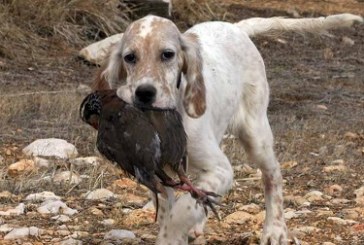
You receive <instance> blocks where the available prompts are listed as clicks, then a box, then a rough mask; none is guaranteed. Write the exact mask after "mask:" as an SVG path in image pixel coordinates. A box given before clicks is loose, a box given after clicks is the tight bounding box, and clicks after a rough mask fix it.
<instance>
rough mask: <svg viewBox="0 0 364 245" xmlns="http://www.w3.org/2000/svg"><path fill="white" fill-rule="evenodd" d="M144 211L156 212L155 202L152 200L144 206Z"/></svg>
mask: <svg viewBox="0 0 364 245" xmlns="http://www.w3.org/2000/svg"><path fill="white" fill-rule="evenodd" d="M143 210H151V211H154V210H155V207H154V203H153V201H152V200H150V201H149V202H147V204H145V205H144V206H143Z"/></svg>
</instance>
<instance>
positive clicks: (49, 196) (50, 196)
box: [25, 191, 61, 202]
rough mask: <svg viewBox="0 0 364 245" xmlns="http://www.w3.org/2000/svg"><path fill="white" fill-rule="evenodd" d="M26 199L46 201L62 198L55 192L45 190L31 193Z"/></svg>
mask: <svg viewBox="0 0 364 245" xmlns="http://www.w3.org/2000/svg"><path fill="white" fill-rule="evenodd" d="M25 200H26V201H33V202H34V201H41V202H44V201H46V200H61V198H60V197H59V196H57V195H56V194H54V193H53V192H51V191H43V192H38V193H33V194H29V195H28V196H27V197H26V198H25Z"/></svg>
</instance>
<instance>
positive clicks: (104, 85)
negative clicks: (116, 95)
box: [91, 66, 111, 91]
mask: <svg viewBox="0 0 364 245" xmlns="http://www.w3.org/2000/svg"><path fill="white" fill-rule="evenodd" d="M105 69H106V66H102V67H100V68H99V70H98V72H97V74H96V77H95V80H94V82H93V83H92V85H91V89H92V91H96V90H107V89H111V87H110V84H109V83H108V82H107V81H106V78H105V76H104V75H103V72H104V70H105Z"/></svg>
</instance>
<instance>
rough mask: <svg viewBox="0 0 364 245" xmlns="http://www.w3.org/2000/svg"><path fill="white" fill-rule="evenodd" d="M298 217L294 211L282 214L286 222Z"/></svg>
mask: <svg viewBox="0 0 364 245" xmlns="http://www.w3.org/2000/svg"><path fill="white" fill-rule="evenodd" d="M299 216H300V215H299V214H297V213H296V212H295V211H294V210H288V211H286V212H285V213H284V219H286V220H290V219H293V218H297V217H299Z"/></svg>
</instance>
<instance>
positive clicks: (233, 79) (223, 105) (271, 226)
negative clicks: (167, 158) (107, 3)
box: [105, 16, 325, 245]
mask: <svg viewBox="0 0 364 245" xmlns="http://www.w3.org/2000/svg"><path fill="white" fill-rule="evenodd" d="M158 19H161V18H158V17H153V16H147V17H145V18H143V19H142V21H143V22H145V23H143V24H142V26H143V25H144V30H142V31H141V32H139V33H140V35H147V34H146V33H147V32H148V33H149V34H150V33H151V30H150V28H149V27H150V26H151V22H152V20H153V21H156V20H158ZM282 22H284V20H282ZM165 23H166V22H165V21H164V24H165ZM249 23H250V22H249ZM249 23H248V24H249ZM302 23H304V21H300V22H297V27H296V29H299V27H300V25H301V24H302ZM168 25H170V26H171V28H168V30H169V31H171V30H172V31H171V33H174V30H175V29H176V28H175V26H174V24H173V23H172V22H169V24H168ZM172 25H173V26H172ZM172 27H173V28H172ZM248 27H249V28H254V26H251V25H248ZM163 28H166V26H164V27H163ZM249 28H248V29H249ZM272 28H273V27H272ZM274 28H275V30H277V29H279V27H277V26H274ZM315 28H316V29H314V30H312V31H313V32H320V31H322V30H324V29H325V27H324V26H323V27H322V28H321V29H320V28H319V27H317V26H315ZM246 29H247V25H246V24H245V23H244V22H240V23H239V24H230V23H226V22H206V23H202V24H198V25H195V26H194V27H192V28H191V29H189V30H188V31H187V32H186V33H185V34H179V33H177V34H176V35H177V36H180V37H181V38H180V39H183V37H184V36H185V35H190V34H191V33H193V34H194V35H195V36H197V39H198V41H199V45H200V46H199V52H200V58H201V59H202V67H203V69H202V68H201V69H202V71H200V72H202V75H203V78H204V79H203V80H204V82H205V87H206V101H205V102H206V111H205V112H204V114H203V115H202V116H200V117H199V118H197V119H196V118H191V117H190V116H188V114H187V113H186V110H190V112H192V113H190V115H191V114H194V113H195V114H197V112H195V109H196V107H193V106H192V107H191V108H190V107H184V106H183V101H184V100H185V99H186V97H188V96H189V95H188V94H187V95H185V90H186V88H187V84H188V83H190V81H187V78H188V76H186V75H185V74H184V75H182V83H181V88H180V89H179V90H177V89H176V88H175V87H174V88H173V87H172V86H175V83H174V81H175V80H176V76H177V74H178V71H177V69H180V67H179V66H172V65H171V66H170V67H169V68H168V69H167V68H162V67H161V68H160V70H161V71H163V72H167V73H168V74H167V75H163V72H162V73H160V74H162V75H160V76H161V77H164V78H167V79H166V81H167V82H169V83H166V84H167V87H168V88H169V89H168V90H166V91H168V92H162V91H159V90H160V89H161V86H159V85H158V83H162V82H160V81H157V80H153V81H150V82H148V83H151V84H153V85H155V87H156V88H157V91H158V92H157V94H158V95H160V96H161V97H160V98H157V102H158V101H159V102H158V103H160V105H162V106H167V107H176V108H177V110H178V111H179V112H180V113H181V115H182V117H183V122H184V127H185V130H186V133H187V135H188V158H189V166H188V170H189V172H191V173H195V174H196V175H197V176H198V178H197V179H196V181H195V184H196V185H197V186H198V187H200V188H202V189H204V190H207V191H213V192H216V193H218V194H220V195H224V194H226V193H227V192H228V191H229V190H230V189H231V187H232V181H233V170H232V167H231V164H230V162H229V160H228V158H227V157H226V155H225V154H224V153H223V152H222V150H221V149H220V147H219V144H220V142H221V140H222V138H223V135H224V133H225V132H226V131H227V130H230V132H231V133H233V134H234V135H236V136H237V137H238V138H239V139H240V141H241V142H242V144H243V146H244V148H245V150H246V152H247V154H248V156H249V157H250V160H251V161H252V162H255V163H256V164H257V165H258V166H259V168H260V169H261V171H262V176H263V182H264V192H265V206H266V219H265V223H264V227H263V235H262V239H261V244H264V245H265V244H272V245H273V244H274V245H275V244H280V245H284V244H287V241H286V239H287V228H286V225H285V222H284V218H283V197H282V176H281V172H280V168H279V164H278V162H277V160H276V158H275V155H274V152H273V136H272V132H271V128H270V125H269V122H268V118H267V106H268V102H269V88H268V83H267V78H266V74H265V67H264V63H263V60H262V57H261V55H260V54H259V52H258V50H257V49H256V47H255V46H254V44H253V43H252V41H251V40H250V38H249V37H248V34H247V33H246ZM263 29H264V30H263V31H265V32H267V31H269V30H267V28H263ZM294 29H295V28H293V27H292V28H290V29H289V30H290V31H292V30H294ZM301 29H302V28H301ZM306 29H307V30H306ZM306 29H304V30H303V31H309V29H310V28H309V26H308V27H306ZM163 30H166V29H163ZM249 30H250V29H249ZM154 31H156V30H154ZM154 31H153V33H154ZM282 31H284V30H282ZM250 32H251V33H253V34H256V32H254V30H253V31H251V30H250ZM258 32H259V30H258ZM174 34H175V33H174ZM171 37H172V36H171ZM175 37H176V36H174V38H175ZM125 38H126V37H125V34H124V36H123V40H126V39H125ZM158 38H159V36H155V38H152V39H150V38H149V39H148V42H160V43H169V45H171V42H168V41H173V40H174V42H175V41H176V40H178V39H172V38H169V39H170V40H169V39H168V36H167V37H164V38H163V40H160V39H158ZM166 39H167V40H166ZM142 42H143V41H142ZM149 44H150V43H148V45H149ZM142 45H144V44H143V43H142ZM145 45H147V44H145ZM173 45H174V46H173ZM173 45H172V47H174V50H176V52H183V49H181V48H180V47H178V45H179V44H178V43H174V44H173ZM121 47H122V44H120V45H118V46H116V48H115V50H114V51H113V54H112V55H111V57H110V62H109V66H108V67H107V68H106V70H105V76H106V78H107V79H108V82H109V84H110V85H111V86H112V85H115V84H117V83H118V82H120V81H117V79H118V78H117V74H118V72H119V70H118V69H120V68H119V67H120V65H121V64H122V61H121V58H120V55H119V54H120V52H122V50H118V48H121ZM146 47H147V46H146ZM156 47H159V46H158V45H156ZM126 48H127V47H126ZM159 48H161V47H159ZM138 52H139V53H142V51H138ZM178 55H179V54H178V53H177V54H176V57H177V56H178ZM171 64H172V63H171ZM176 64H177V62H176ZM149 65H150V64H148V66H149ZM173 67H174V68H173ZM140 69H141V70H142V68H140ZM130 71H131V69H129V73H130ZM129 73H128V77H127V79H126V81H127V82H126V84H128V86H130V87H132V86H133V85H135V84H133V83H139V82H140V81H141V80H140V78H138V79H135V80H133V78H132V77H130V76H131V75H130V74H129ZM145 73H150V71H148V70H147V69H146V70H145ZM194 75H195V74H189V78H191V77H192V78H193V77H194ZM146 76H148V75H147V74H146ZM123 86H124V87H125V86H126V85H123ZM134 87H135V86H134ZM118 88H119V90H118V94H119V95H120V96H121V97H122V98H123V99H124V100H126V101H128V102H131V101H132V100H133V98H132V97H133V90H131V89H129V90H128V91H126V90H125V91H122V89H120V88H121V87H118ZM164 89H165V88H164ZM167 97H168V98H167ZM156 105H157V106H158V104H156ZM167 190H168V193H169V194H170V195H169V196H171V195H172V194H173V190H172V189H171V188H167ZM195 204H196V201H195V200H194V199H193V198H192V197H191V195H190V194H184V195H182V196H180V197H179V198H178V199H177V200H175V199H174V198H171V197H169V199H168V200H166V199H163V198H160V202H159V205H160V209H159V217H158V222H159V224H160V232H159V235H158V238H157V242H156V243H157V244H159V245H177V244H178V245H181V244H182V245H186V244H187V239H188V233H189V231H190V230H191V229H193V228H194V227H195V228H196V229H195V230H196V231H197V230H198V231H199V232H201V227H203V224H204V222H205V221H206V216H205V213H204V210H203V208H202V207H201V206H200V205H195Z"/></svg>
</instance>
